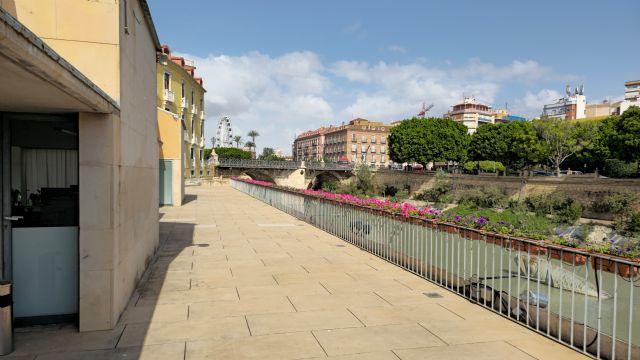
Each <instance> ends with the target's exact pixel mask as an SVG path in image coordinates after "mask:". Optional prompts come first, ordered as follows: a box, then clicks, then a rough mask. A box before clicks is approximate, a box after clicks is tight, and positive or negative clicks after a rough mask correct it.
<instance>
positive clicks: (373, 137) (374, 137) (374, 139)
mask: <svg viewBox="0 0 640 360" xmlns="http://www.w3.org/2000/svg"><path fill="white" fill-rule="evenodd" d="M371 142H372V143H373V144H375V143H376V136H375V135H373V136H371Z"/></svg>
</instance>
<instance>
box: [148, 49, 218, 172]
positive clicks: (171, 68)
mask: <svg viewBox="0 0 640 360" xmlns="http://www.w3.org/2000/svg"><path fill="white" fill-rule="evenodd" d="M165 72H166V73H169V74H170V75H171V85H170V87H171V91H172V92H173V96H174V101H173V102H167V101H165V94H164V90H165V89H164V74H165ZM156 81H157V84H158V86H157V96H156V102H157V107H158V108H160V109H165V110H167V111H170V112H172V113H174V114H176V115H177V116H178V117H179V118H180V119H184V124H185V127H186V136H185V138H184V142H183V144H182V148H183V151H184V154H185V159H184V161H183V165H182V167H181V168H183V169H184V176H185V178H187V179H189V178H192V177H195V178H198V177H200V176H201V175H200V172H201V171H202V172H203V174H202V176H206V172H205V168H204V166H203V159H202V158H201V150H202V149H204V146H205V139H204V132H203V130H204V128H203V123H204V121H205V116H204V109H203V106H202V105H203V104H204V93H205V90H204V88H203V87H202V86H201V85H200V84H199V83H198V82H197V81H196V80H195V79H194V78H193V76H192V75H191V74H189V73H188V72H187V71H186V70H185V69H184V68H183V67H182V66H180V65H178V64H176V63H175V62H173V61H171V60H170V59H167V61H166V64H163V63H158V64H157V74H156ZM183 82H184V84H185V96H186V98H185V100H186V107H183V105H182V83H183ZM192 90H193V92H194V95H193V102H192V101H191V91H192ZM194 103H195V104H194ZM181 131H182V130H181ZM161 139H162V138H161ZM192 148H193V149H194V156H195V163H194V162H193V161H192V160H191V149H192ZM192 165H194V166H192ZM192 170H193V176H192V175H191V171H192Z"/></svg>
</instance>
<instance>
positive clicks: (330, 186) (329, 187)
mask: <svg viewBox="0 0 640 360" xmlns="http://www.w3.org/2000/svg"><path fill="white" fill-rule="evenodd" d="M338 188H339V186H338V183H337V182H335V181H327V182H324V183H322V190H323V191H327V192H336V191H337V190H338Z"/></svg>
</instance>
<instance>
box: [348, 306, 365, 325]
mask: <svg viewBox="0 0 640 360" xmlns="http://www.w3.org/2000/svg"><path fill="white" fill-rule="evenodd" d="M347 311H348V312H349V313H351V315H353V317H354V318H356V320H358V321H359V322H360V324H362V326H364V327H367V324H365V323H364V321H362V320H360V318H359V317H358V316H357V315H356V314H354V313H353V311H351V309H349V308H347Z"/></svg>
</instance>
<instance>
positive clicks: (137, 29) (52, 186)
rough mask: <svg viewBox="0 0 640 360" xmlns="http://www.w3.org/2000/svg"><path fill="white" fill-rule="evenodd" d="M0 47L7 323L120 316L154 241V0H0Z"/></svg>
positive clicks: (97, 325) (96, 325)
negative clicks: (9, 291)
mask: <svg viewBox="0 0 640 360" xmlns="http://www.w3.org/2000/svg"><path fill="white" fill-rule="evenodd" d="M0 49H1V50H0V57H2V60H3V61H0V73H1V74H2V81H0V141H2V146H1V148H2V149H3V150H2V152H1V154H2V156H0V161H2V168H3V169H4V170H3V171H2V174H1V176H2V182H3V184H5V186H3V190H2V191H0V200H1V201H2V206H1V207H0V212H2V214H1V215H0V219H2V222H3V231H2V232H0V242H1V243H2V246H1V247H0V261H1V264H0V265H1V266H0V274H1V277H2V280H6V281H12V282H13V284H14V292H13V319H8V321H11V320H13V321H14V323H15V324H16V325H18V326H19V325H20V324H27V323H28V324H37V323H49V322H67V321H70V322H74V323H76V324H77V325H78V328H79V330H80V331H88V330H103V329H110V328H113V327H114V326H115V325H116V322H117V321H118V318H119V317H120V314H121V313H122V311H123V310H124V308H125V306H126V305H127V303H128V301H129V299H130V297H131V294H132V292H133V290H134V288H135V286H136V284H137V283H138V282H139V280H140V277H141V276H142V274H143V273H144V271H145V269H146V267H147V264H148V263H149V260H150V258H151V256H152V255H153V252H154V250H155V248H156V247H157V245H158V127H157V122H156V117H157V110H156V102H155V98H154V96H153V94H155V93H156V88H157V85H156V56H157V54H158V53H159V52H160V51H161V48H160V43H159V41H158V37H157V34H156V31H155V27H154V24H153V20H152V19H151V14H150V11H149V7H148V4H147V1H145V0H129V1H110V2H109V1H57V0H39V1H18V0H2V1H0ZM34 336H35V337H37V335H34ZM34 341H39V340H36V339H35V338H34Z"/></svg>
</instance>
